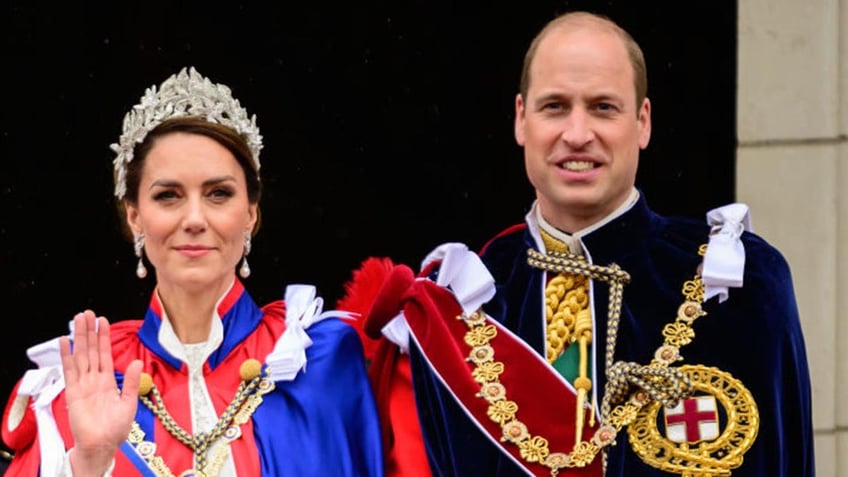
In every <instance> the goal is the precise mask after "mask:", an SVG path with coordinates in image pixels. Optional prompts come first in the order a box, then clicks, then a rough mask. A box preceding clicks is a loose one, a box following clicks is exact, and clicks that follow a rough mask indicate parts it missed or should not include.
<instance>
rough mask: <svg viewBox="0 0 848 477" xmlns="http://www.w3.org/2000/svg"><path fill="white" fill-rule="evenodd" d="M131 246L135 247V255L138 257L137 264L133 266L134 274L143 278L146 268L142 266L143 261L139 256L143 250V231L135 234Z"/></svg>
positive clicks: (145, 274)
mask: <svg viewBox="0 0 848 477" xmlns="http://www.w3.org/2000/svg"><path fill="white" fill-rule="evenodd" d="M133 248H134V249H135V256H136V257H138V266H137V267H135V274H136V276H138V278H144V277H146V276H147V269H146V268H144V261H143V260H142V258H141V255H142V251H143V250H144V234H143V233H139V234H135V237H134V243H133Z"/></svg>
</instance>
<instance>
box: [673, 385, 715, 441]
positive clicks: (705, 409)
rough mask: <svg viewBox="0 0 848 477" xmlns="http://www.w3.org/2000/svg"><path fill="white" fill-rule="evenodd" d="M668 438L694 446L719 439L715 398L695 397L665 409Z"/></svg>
mask: <svg viewBox="0 0 848 477" xmlns="http://www.w3.org/2000/svg"><path fill="white" fill-rule="evenodd" d="M665 432H666V437H668V439H669V440H670V441H672V442H677V443H681V444H682V443H690V444H694V443H696V442H700V441H709V440H713V439H715V438H716V437H718V435H719V432H718V408H717V405H716V400H715V397H714V396H694V397H691V398H689V399H686V400H684V401H681V402H679V403H678V404H677V406H675V407H673V408H671V407H667V408H665Z"/></svg>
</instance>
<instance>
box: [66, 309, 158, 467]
mask: <svg viewBox="0 0 848 477" xmlns="http://www.w3.org/2000/svg"><path fill="white" fill-rule="evenodd" d="M59 347H60V352H61V355H62V369H63V371H64V374H65V399H66V401H67V404H68V417H69V420H70V426H71V432H72V433H73V435H74V449H73V452H71V456H70V457H71V465H72V467H73V473H74V476H75V477H79V476H85V475H93V476H98V477H99V476H102V475H103V473H104V472H105V471H106V470H107V469H108V467H109V465H110V464H111V462H112V459H113V458H114V455H115V452H116V451H117V450H118V446H120V445H121V443H122V442H123V441H124V440H125V439H126V438H127V437H128V436H129V433H130V426H131V425H132V422H133V419H134V418H135V412H136V406H137V405H138V385H139V376H140V374H141V367H142V364H141V361H138V360H136V361H133V362H132V363H130V365H129V366H128V367H127V369H126V372H125V374H124V383H123V389H122V390H121V389H118V385H117V382H116V380H115V373H114V369H113V365H112V343H111V341H110V337H109V322H108V321H107V320H106V318H103V317H96V316H95V315H94V312H92V311H91V310H86V311H84V312H82V313H79V314H78V315H76V316H75V317H74V341H73V349H71V343H70V341H69V340H68V338H67V337H63V338H61V340H60V342H59Z"/></svg>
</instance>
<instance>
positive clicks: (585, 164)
mask: <svg viewBox="0 0 848 477" xmlns="http://www.w3.org/2000/svg"><path fill="white" fill-rule="evenodd" d="M593 167H595V164H594V163H593V162H591V161H566V162H563V163H562V168H563V169H567V170H569V171H574V172H584V171H588V170H591V169H592V168H593Z"/></svg>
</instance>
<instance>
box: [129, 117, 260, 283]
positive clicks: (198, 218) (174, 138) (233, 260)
mask: <svg viewBox="0 0 848 477" xmlns="http://www.w3.org/2000/svg"><path fill="white" fill-rule="evenodd" d="M256 207H257V205H256V204H251V203H250V201H249V200H248V197H247V186H246V184H245V177H244V171H243V170H242V169H241V167H240V166H239V163H238V161H236V158H235V156H233V154H232V153H231V152H230V151H229V150H228V149H227V148H225V147H224V146H222V145H220V144H219V143H217V142H216V141H214V140H213V139H211V138H208V137H206V136H202V135H198V134H189V133H182V132H177V133H171V134H168V135H166V136H163V137H161V138H158V139H157V140H156V142H155V143H154V145H153V147H152V148H151V149H150V151H149V152H148V154H147V157H146V159H145V162H144V165H143V168H142V174H141V181H140V183H139V192H138V203H137V204H135V205H132V204H127V205H126V208H127V221H128V223H129V225H130V228H131V229H132V231H133V232H134V233H143V234H144V250H145V253H146V255H147V258H148V260H149V261H150V263H151V264H153V266H154V267H155V269H156V279H157V284H158V286H159V287H171V286H178V287H181V288H182V289H183V290H185V291H191V290H211V289H217V291H218V292H219V293H220V294H223V293H224V292H225V291H226V287H228V286H229V285H230V283H231V282H232V280H233V274H234V273H235V267H236V265H237V264H238V262H239V260H240V259H241V257H242V255H243V253H244V242H245V234H249V233H250V231H251V230H253V225H254V223H255V222H256Z"/></svg>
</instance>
